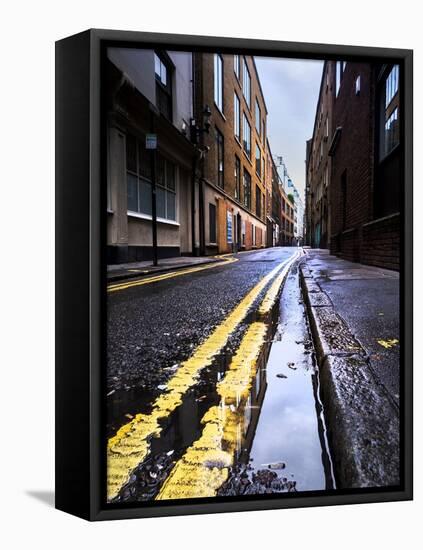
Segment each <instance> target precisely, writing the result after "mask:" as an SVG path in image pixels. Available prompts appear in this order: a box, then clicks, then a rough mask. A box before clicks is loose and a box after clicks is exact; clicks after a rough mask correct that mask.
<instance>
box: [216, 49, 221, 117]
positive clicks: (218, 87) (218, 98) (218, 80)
mask: <svg viewBox="0 0 423 550" xmlns="http://www.w3.org/2000/svg"><path fill="white" fill-rule="evenodd" d="M214 102H215V103H216V105H217V107H218V108H219V110H220V111H221V112H222V113H223V59H222V56H221V55H219V54H217V53H215V54H214Z"/></svg>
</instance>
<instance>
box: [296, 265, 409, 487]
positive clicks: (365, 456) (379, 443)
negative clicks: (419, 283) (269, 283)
mask: <svg viewBox="0 0 423 550" xmlns="http://www.w3.org/2000/svg"><path fill="white" fill-rule="evenodd" d="M304 263H305V261H304V260H303V262H302V263H301V264H300V280H301V286H302V290H303V296H304V302H305V305H306V311H307V315H308V319H309V324H310V328H311V332H312V336H313V340H314V344H315V348H316V355H317V363H318V366H319V379H320V393H321V400H322V403H323V407H324V412H325V419H326V424H327V431H328V440H329V445H330V448H331V451H332V458H333V462H334V470H335V477H336V482H337V487H338V488H342V489H346V488H359V487H387V486H397V485H399V472H400V458H399V455H400V447H399V417H398V411H397V409H396V408H395V407H394V406H393V404H392V402H391V400H390V399H389V397H388V395H387V392H386V390H385V388H384V387H383V386H382V385H381V384H379V383H378V382H377V380H376V379H375V377H374V375H373V373H372V370H371V366H370V364H369V361H368V358H367V354H366V351H365V349H364V348H363V347H362V346H361V344H360V342H359V341H358V340H357V339H356V337H355V336H354V334H353V333H352V331H351V330H350V328H349V327H348V325H347V323H346V322H345V321H344V320H343V319H342V318H341V317H340V316H339V315H338V313H337V312H336V309H335V308H334V306H333V304H332V302H331V300H330V298H329V296H328V295H327V294H326V292H324V291H322V290H321V288H320V286H319V284H318V283H317V282H316V281H315V280H314V279H313V276H312V273H311V271H310V270H309V268H308V267H307V266H305V265H304Z"/></svg>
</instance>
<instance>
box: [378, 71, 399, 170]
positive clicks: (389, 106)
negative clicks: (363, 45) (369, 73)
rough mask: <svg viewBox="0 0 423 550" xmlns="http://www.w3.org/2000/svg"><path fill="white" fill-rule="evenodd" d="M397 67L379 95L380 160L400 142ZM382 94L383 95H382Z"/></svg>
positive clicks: (387, 78) (391, 72)
mask: <svg viewBox="0 0 423 550" xmlns="http://www.w3.org/2000/svg"><path fill="white" fill-rule="evenodd" d="M398 89H399V66H398V65H394V66H393V67H392V69H391V70H390V72H389V73H388V76H387V77H386V80H385V83H384V90H383V89H382V93H381V94H380V95H381V97H380V102H381V106H380V109H381V124H380V132H381V139H380V146H379V148H380V153H379V155H380V158H381V159H383V158H385V157H386V156H387V155H388V154H389V153H390V152H391V151H392V150H393V149H394V148H395V147H396V146H397V145H398V144H399V140H400V129H399V115H400V113H399V93H398ZM383 92H384V93H383Z"/></svg>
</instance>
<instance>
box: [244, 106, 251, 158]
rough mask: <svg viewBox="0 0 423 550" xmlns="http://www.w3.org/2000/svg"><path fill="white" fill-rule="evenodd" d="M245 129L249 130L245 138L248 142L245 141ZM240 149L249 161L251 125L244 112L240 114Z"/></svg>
mask: <svg viewBox="0 0 423 550" xmlns="http://www.w3.org/2000/svg"><path fill="white" fill-rule="evenodd" d="M247 128H248V129H249V132H248V136H247V137H248V141H247V140H246V139H245V138H246V131H247ZM247 145H248V146H249V149H248V148H247ZM242 148H243V150H244V153H245V154H246V156H247V158H248V159H249V160H250V161H251V125H250V121H249V120H248V118H247V115H246V114H245V112H243V113H242Z"/></svg>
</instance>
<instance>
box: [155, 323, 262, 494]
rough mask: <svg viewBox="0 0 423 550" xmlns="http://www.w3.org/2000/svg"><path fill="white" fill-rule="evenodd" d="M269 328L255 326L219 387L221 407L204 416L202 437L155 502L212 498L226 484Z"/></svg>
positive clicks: (173, 473)
mask: <svg viewBox="0 0 423 550" xmlns="http://www.w3.org/2000/svg"><path fill="white" fill-rule="evenodd" d="M267 330H268V325H267V324H266V323H263V322H256V323H253V324H252V325H251V326H250V327H249V329H248V330H247V332H246V334H245V336H244V338H243V339H242V342H241V345H240V347H239V349H238V351H237V353H236V354H235V356H234V357H233V359H232V362H231V364H230V366H229V369H228V371H227V373H226V375H225V377H224V378H223V380H221V381H220V382H219V384H218V385H217V391H218V394H219V395H220V397H221V401H220V404H219V405H218V406H213V407H210V409H209V410H208V411H207V412H206V414H205V415H204V416H203V418H202V420H201V423H202V424H203V426H204V428H203V431H202V434H201V436H200V438H199V439H197V441H195V442H194V443H193V445H192V446H191V447H189V448H188V449H187V451H186V452H185V454H184V456H183V457H182V458H181V459H180V460H178V462H177V463H176V464H175V466H174V468H173V469H172V471H171V473H170V475H169V477H168V478H167V480H166V481H165V483H164V485H163V486H162V488H161V490H160V492H159V494H158V495H157V497H156V500H168V499H177V498H198V497H212V496H215V495H216V492H217V490H218V489H219V487H220V486H221V485H222V484H223V482H224V481H226V479H227V477H228V474H229V467H230V466H231V465H232V464H233V461H234V456H235V454H236V451H237V450H239V449H241V448H242V439H243V436H244V433H245V431H246V430H245V426H244V423H245V415H244V411H245V407H246V403H247V399H248V396H249V394H250V391H251V385H252V381H253V380H254V377H255V376H256V373H257V364H258V359H259V356H260V353H261V351H262V349H263V348H262V344H263V342H264V341H265V338H266V333H267Z"/></svg>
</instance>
